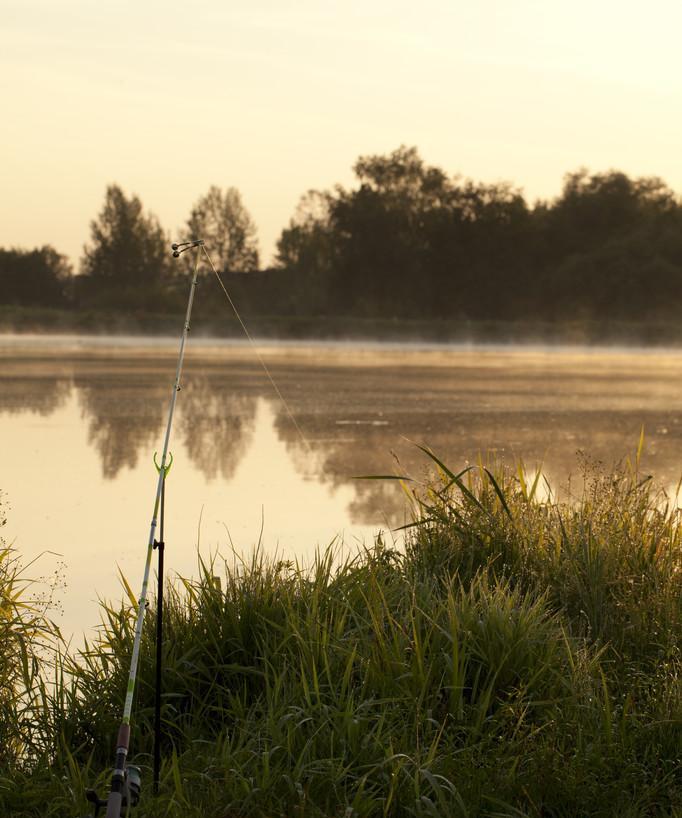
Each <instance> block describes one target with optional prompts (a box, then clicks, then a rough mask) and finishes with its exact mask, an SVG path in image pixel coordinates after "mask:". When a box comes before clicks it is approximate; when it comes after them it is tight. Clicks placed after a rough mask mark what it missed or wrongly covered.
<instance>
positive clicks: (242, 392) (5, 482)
mask: <svg viewBox="0 0 682 818" xmlns="http://www.w3.org/2000/svg"><path fill="white" fill-rule="evenodd" d="M260 351H261V354H262V355H263V357H264V359H265V361H266V362H267V365H268V367H269V369H270V371H271V372H272V375H273V377H274V379H275V380H276V382H277V383H278V385H279V388H280V390H281V392H282V394H283V395H284V397H285V399H286V401H287V403H288V404H289V407H290V409H291V412H292V413H293V415H294V417H295V418H296V422H297V424H298V426H299V427H300V429H301V430H302V433H303V435H304V437H305V441H304V440H303V439H302V438H301V436H300V434H299V432H298V430H297V429H296V427H295V426H294V424H293V423H292V422H291V420H290V418H289V416H288V414H287V412H286V410H285V408H284V406H283V405H282V404H281V402H280V401H279V399H278V398H277V396H276V394H274V391H273V389H272V386H271V384H270V383H269V382H268V379H267V377H266V376H265V374H264V372H263V370H262V369H261V368H260V366H259V364H258V361H257V360H256V359H255V356H254V355H253V351H252V350H251V349H250V348H249V347H248V345H245V344H235V343H233V342H214V341H211V342H208V341H198V342H197V340H196V339H192V341H191V342H190V345H189V347H188V352H187V360H186V367H185V373H184V377H183V389H182V391H181V393H180V395H179V398H178V404H177V411H176V416H175V422H174V428H173V433H172V438H171V450H172V452H173V454H174V457H175V464H174V466H173V469H172V471H171V475H170V476H169V482H168V508H167V517H166V541H167V543H168V550H167V564H168V565H169V570H170V571H173V570H175V571H179V572H181V573H185V574H187V573H192V572H193V571H194V567H195V565H196V547H197V543H199V544H200V545H201V547H202V550H204V551H207V550H208V551H215V550H216V549H217V548H221V549H222V550H223V551H226V550H227V549H228V548H229V547H230V544H233V545H234V547H235V548H236V549H238V550H240V551H243V552H245V553H249V552H250V551H251V550H252V549H253V547H254V546H255V544H256V543H257V542H258V541H259V538H260V539H261V541H262V545H263V547H264V548H265V549H266V550H268V551H270V552H273V551H276V552H277V553H280V554H281V555H282V556H285V557H292V558H294V557H296V558H299V559H302V560H306V559H309V558H310V556H311V555H312V553H313V552H314V550H315V548H316V547H317V546H318V545H319V546H324V545H326V544H328V543H329V542H331V541H332V540H333V539H334V538H335V537H338V538H343V539H344V541H345V543H346V546H347V547H350V548H353V547H356V546H357V543H358V542H361V541H365V542H370V541H371V538H372V537H373V535H374V534H375V533H376V532H377V531H378V530H379V529H384V530H386V529H387V528H388V527H396V526H397V525H400V524H402V523H403V522H404V521H405V519H406V517H405V514H406V511H405V508H404V504H403V499H402V494H401V492H400V491H399V489H398V488H397V486H396V485H395V484H391V483H383V482H377V481H359V480H356V479H354V478H355V477H356V476H358V475H371V474H390V473H401V474H404V473H409V474H412V475H413V476H415V477H416V478H419V479H421V478H422V477H424V478H426V477H427V472H428V460H427V459H426V458H425V457H424V455H423V454H422V453H421V452H420V451H419V450H418V449H417V447H416V445H415V444H422V445H426V446H430V447H431V448H432V449H433V450H434V451H435V452H436V454H437V455H438V456H439V457H440V458H441V459H442V460H444V461H445V462H446V463H447V464H448V465H450V466H451V467H453V468H461V467H462V466H463V465H465V464H466V463H467V462H472V461H475V460H476V459H477V458H478V456H479V454H481V455H482V456H483V457H484V458H485V457H494V458H498V459H500V460H502V461H504V462H506V463H508V464H513V463H515V462H516V461H517V460H518V458H523V461H524V463H525V465H526V468H527V469H528V470H529V471H533V470H535V469H536V468H538V467H539V466H540V465H542V468H543V471H544V473H545V474H546V475H547V476H548V478H549V479H550V482H551V483H552V484H553V486H554V487H555V488H557V489H558V490H559V492H560V493H562V492H564V493H565V492H566V488H567V484H568V481H569V476H570V475H574V476H578V475H579V473H580V468H581V461H582V460H583V459H584V458H581V456H580V455H578V454H577V453H578V452H579V451H582V452H585V453H586V455H587V456H588V457H589V458H590V459H591V460H592V461H595V460H596V461H599V460H601V461H603V462H604V463H605V464H606V465H611V464H612V463H614V462H615V461H618V460H620V459H622V458H623V457H625V456H627V455H634V452H635V450H636V447H637V443H638V439H639V435H640V430H641V428H642V426H643V427H644V430H645V438H646V444H645V450H644V456H643V460H642V468H643V470H645V471H646V472H651V473H652V474H653V475H654V476H655V478H656V480H657V482H658V483H659V484H661V485H664V486H670V485H674V484H676V482H677V480H678V478H679V476H680V473H682V429H681V428H680V422H679V415H680V412H679V409H680V406H681V405H682V355H681V354H679V353H677V352H674V351H660V350H656V351H646V350H641V349H639V350H626V349H615V350H614V349H608V350H606V349H581V348H560V347H555V348H551V347H480V346H478V347H477V346H435V345H398V344H390V345H380V344H371V345H370V344H367V345H359V344H306V345H305V346H302V345H296V344H291V343H288V344H285V343H277V344H276V345H275V344H268V345H263V346H261V348H260ZM176 353H177V341H176V340H174V339H173V340H158V339H137V338H135V339H119V338H116V339H112V338H90V337H88V338H78V337H75V336H71V337H61V338H44V337H42V338H41V337H37V336H36V337H25V336H22V337H8V336H5V337H3V338H2V339H1V340H0V441H1V442H2V458H1V459H0V490H2V491H3V493H4V498H5V500H6V502H7V503H8V505H9V508H8V514H7V516H8V524H7V526H6V528H5V529H4V531H3V536H5V538H6V539H8V540H14V541H15V543H16V545H17V547H18V548H19V550H20V551H21V553H22V554H23V555H24V556H25V557H26V558H31V557H32V556H34V555H36V554H38V553H39V552H42V551H45V550H49V551H52V552H55V553H57V554H61V555H63V560H64V562H65V563H66V569H65V571H66V574H65V576H66V581H67V583H68V587H67V589H66V591H65V593H64V594H63V598H62V602H63V606H64V609H65V614H64V617H63V621H62V625H63V628H64V630H65V632H66V633H71V632H76V633H77V634H78V633H80V631H82V629H83V628H89V627H91V626H92V625H94V624H95V623H96V622H97V619H98V614H97V611H96V599H97V596H98V594H99V595H101V596H104V597H107V598H110V597H115V598H117V597H119V596H120V586H119V584H118V580H117V576H116V567H117V565H118V566H120V567H121V570H122V571H123V572H124V573H125V575H126V576H127V578H128V580H129V581H130V582H131V584H132V585H133V587H135V588H136V586H137V584H138V582H139V576H140V575H141V570H142V565H143V562H144V556H145V551H146V538H147V535H148V531H149V520H150V516H151V510H152V504H153V494H154V488H155V480H156V476H155V470H154V466H153V462H152V455H153V452H154V451H155V450H156V449H160V448H161V444H162V440H161V438H162V435H163V432H164V430H165V423H166V416H167V408H168V401H169V398H170V395H171V389H172V384H173V379H174V374H175V356H176ZM261 528H262V534H261ZM56 560H57V558H56V557H52V556H50V555H46V556H45V557H44V558H43V559H42V560H41V563H40V565H41V569H40V570H41V571H43V573H45V574H49V573H50V572H51V571H52V570H53V569H54V565H53V563H54V562H56Z"/></svg>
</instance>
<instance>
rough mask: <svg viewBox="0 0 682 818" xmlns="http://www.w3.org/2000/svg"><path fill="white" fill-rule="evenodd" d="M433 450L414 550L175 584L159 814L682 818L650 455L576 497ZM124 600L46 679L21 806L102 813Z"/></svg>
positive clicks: (11, 803)
mask: <svg viewBox="0 0 682 818" xmlns="http://www.w3.org/2000/svg"><path fill="white" fill-rule="evenodd" d="M427 454H428V452H427ZM432 459H433V462H434V465H435V467H436V469H437V474H436V477H435V478H434V480H433V482H432V483H431V484H430V485H427V486H418V485H417V484H414V483H412V482H409V481H407V480H405V481H403V482H404V485H405V486H406V487H410V488H409V489H408V490H409V492H410V496H411V499H412V502H413V504H414V509H415V523H416V524H415V525H414V526H413V527H411V528H409V529H408V530H407V532H406V544H405V548H404V549H403V550H397V549H395V548H389V547H386V546H385V545H384V543H383V542H382V540H381V539H379V540H377V542H376V543H375V544H374V545H373V546H372V547H371V548H367V549H366V550H364V551H363V552H362V553H360V554H359V555H357V556H355V557H353V558H345V559H342V558H340V557H339V555H338V553H337V552H336V551H335V549H333V548H330V549H327V550H326V551H324V552H322V553H320V554H319V556H318V557H317V560H316V562H315V563H314V565H313V566H311V567H309V568H308V569H307V570H302V569H301V568H300V567H299V566H297V565H294V564H292V563H289V562H281V561H276V560H272V559H268V558H267V557H265V556H264V555H263V554H262V553H261V552H256V554H255V555H254V556H253V558H252V560H251V561H250V562H249V563H244V562H240V561H239V560H237V559H230V560H225V561H223V560H218V559H217V558H216V559H214V560H213V561H211V562H209V563H201V564H200V570H199V574H198V576H197V578H196V579H194V580H188V579H182V580H179V581H177V582H175V583H172V584H169V586H168V595H167V600H168V603H167V605H168V607H167V623H168V625H167V631H166V643H165V659H164V661H165V667H166V673H165V680H164V685H165V692H164V713H163V716H164V725H165V731H166V739H165V741H166V745H165V748H164V758H165V760H164V767H163V772H162V786H161V793H160V795H159V798H158V799H156V800H154V799H153V798H152V796H151V787H150V785H149V784H150V782H149V779H150V774H149V766H150V753H151V747H152V744H151V741H152V708H153V663H152V662H151V660H150V659H149V658H148V657H151V656H152V655H153V642H154V622H153V616H149V617H148V618H147V620H146V625H145V631H144V637H143V652H142V655H143V657H145V659H144V660H143V663H142V665H141V668H140V681H139V688H138V694H137V702H136V709H135V727H134V732H133V749H134V752H135V753H136V761H137V762H138V763H140V764H141V765H142V766H143V768H144V773H145V775H146V783H147V786H146V787H145V792H144V797H143V801H142V803H141V805H140V807H139V808H138V812H137V814H138V815H139V816H140V818H142V817H143V816H156V815H173V816H174V815H178V816H180V815H183V816H187V815H189V816H194V815H196V816H216V818H220V816H224V818H232V817H233V816H347V818H351V816H478V815H486V816H494V815H506V816H512V815H527V816H575V815H586V816H587V815H590V816H592V815H593V816H610V815H627V816H645V815H646V816H650V815H674V814H677V815H680V814H682V812H680V811H679V808H680V804H682V768H681V766H680V759H681V757H682V741H681V736H682V730H681V727H682V723H681V722H682V687H681V684H680V666H681V656H680V646H681V642H682V637H681V633H682V632H681V630H680V625H681V624H682V621H681V620H682V571H681V570H680V569H681V567H682V553H681V551H680V542H679V538H680V526H679V522H680V521H679V514H678V511H677V509H676V505H675V504H674V503H671V502H669V501H668V498H666V497H665V495H663V494H661V493H659V492H657V491H656V490H655V489H654V488H653V487H652V483H651V481H649V480H644V481H643V480H642V479H641V478H640V476H639V475H638V473H637V464H636V463H635V464H633V465H628V464H626V465H625V467H623V468H622V469H619V470H615V471H613V472H612V473H608V474H605V473H601V472H599V471H592V472H591V473H590V474H588V475H587V479H586V481H585V488H584V491H583V493H582V494H581V496H580V497H578V498H573V499H572V500H570V501H568V502H566V503H561V502H558V501H557V500H556V499H555V498H554V495H553V494H552V493H551V491H547V490H544V491H542V492H541V491H540V489H541V478H537V479H535V480H534V481H528V480H527V479H526V476H525V473H524V471H523V469H522V468H520V469H519V470H518V471H517V472H516V473H514V472H511V471H506V470H503V469H499V468H494V467H493V466H484V465H483V464H480V465H479V466H478V467H476V468H472V469H469V470H467V471H466V472H463V473H459V474H457V473H456V472H454V471H451V470H450V469H449V468H448V467H447V466H446V465H445V464H443V463H441V462H440V461H438V460H437V459H436V458H435V457H433V456H432ZM103 613H104V624H103V627H102V629H101V630H100V632H99V633H98V635H97V637H96V639H95V640H94V641H93V642H92V643H91V644H90V645H88V646H87V648H86V649H85V650H84V651H83V652H82V653H81V654H79V655H77V656H74V657H68V656H66V657H64V659H63V662H64V664H63V671H64V675H62V676H60V677H59V678H58V684H57V685H56V686H55V688H54V691H52V692H51V693H50V695H49V696H48V694H47V692H46V690H47V689H46V688H45V687H44V688H43V692H44V695H45V697H46V698H45V700H46V702H47V703H48V704H49V705H50V707H49V713H50V720H49V728H50V730H51V731H52V733H51V735H52V739H53V750H52V752H51V753H49V754H48V755H46V756H45V758H44V760H43V762H42V764H40V765H37V766H36V765H35V764H34V766H33V768H32V770H31V773H32V777H31V778H30V779H29V778H28V777H26V778H21V777H20V775H19V774H17V775H15V776H14V777H13V778H12V781H11V784H10V786H9V788H8V790H7V791H6V792H5V793H4V794H2V795H0V811H3V809H2V808H4V812H3V814H4V813H5V812H7V811H9V813H10V814H16V815H18V816H21V815H26V816H29V815H31V816H33V815H55V816H56V815H64V814H74V815H75V814H77V812H78V809H80V810H81V812H82V813H84V812H85V805H84V803H83V802H82V800H80V801H79V797H80V792H81V787H82V786H83V785H84V782H85V781H87V782H88V783H89V784H92V783H94V777H95V774H96V773H99V774H100V782H99V783H100V785H104V786H106V782H107V779H108V775H109V768H110V765H111V761H112V755H113V753H112V751H113V746H114V741H115V732H116V729H117V726H118V725H117V723H118V719H119V718H120V708H121V702H122V700H123V693H124V690H125V684H126V676H127V667H128V657H129V651H130V644H131V632H132V627H133V620H132V612H131V610H128V609H123V610H118V609H114V608H112V607H104V609H103ZM150 613H151V611H150ZM46 712H47V711H46ZM22 787H23V792H22V791H21V788H22ZM2 799H4V802H3V800H2ZM675 810H677V812H675Z"/></svg>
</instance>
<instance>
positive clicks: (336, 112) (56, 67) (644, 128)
mask: <svg viewBox="0 0 682 818" xmlns="http://www.w3.org/2000/svg"><path fill="white" fill-rule="evenodd" d="M0 15H1V17H0V19H1V20H2V22H1V23H0V94H1V100H2V113H1V114H0V191H1V195H0V247H21V248H31V247H35V246H40V245H43V244H52V245H53V246H54V247H55V248H56V249H57V250H59V251H60V252H62V253H64V254H66V255H67V256H69V257H70V259H71V260H72V261H73V263H74V265H75V266H76V267H77V265H78V262H79V259H80V257H81V255H82V248H83V245H84V244H85V243H86V242H87V241H88V239H89V229H90V228H89V225H90V222H91V220H92V219H93V218H95V217H96V216H97V214H98V212H99V210H100V209H101V207H102V204H103V200H104V193H105V189H106V186H107V185H108V184H112V183H116V184H119V185H121V187H122V188H123V189H124V190H125V191H126V193H127V194H133V193H134V194H136V195H138V196H139V197H140V199H141V200H142V202H143V204H144V206H145V208H146V209H147V210H149V211H151V212H153V213H155V214H156V215H157V216H158V217H159V219H160V221H161V223H162V225H163V226H164V227H165V228H166V229H167V230H168V231H169V232H170V233H172V234H173V236H176V235H178V236H179V235H180V233H183V231H182V225H183V224H184V222H185V220H186V219H187V216H188V214H189V211H190V209H191V207H192V205H193V204H194V202H195V201H196V200H197V199H198V198H199V197H200V196H201V195H203V194H204V193H205V192H206V191H207V190H208V188H209V187H210V186H211V185H218V186H220V187H223V188H224V187H228V186H234V187H236V188H238V190H239V191H240V192H241V194H242V197H243V200H244V203H245V205H246V207H247V209H248V210H249V212H250V213H251V215H252V217H253V219H254V221H255V222H256V225H257V227H258V233H259V239H260V249H261V261H262V263H263V265H267V264H268V263H269V262H270V261H271V259H272V256H273V254H274V252H275V246H276V241H277V238H278V236H279V235H280V233H281V231H282V229H283V228H284V227H286V226H287V224H288V222H289V219H290V218H291V217H292V216H293V214H294V211H295V209H296V205H297V202H298V200H299V198H300V197H301V196H302V195H303V194H304V193H305V192H306V191H307V190H309V189H311V188H312V189H329V188H331V187H333V186H334V185H336V184H342V185H344V186H346V187H349V186H352V185H353V184H354V176H353V173H352V166H353V164H354V162H355V160H356V159H357V157H358V156H360V155H368V154H377V153H379V154H384V153H389V152H390V151H392V150H394V149H396V148H397V147H399V146H400V145H408V146H412V145H414V146H416V147H417V148H418V150H419V152H420V154H421V156H422V157H423V159H424V160H425V161H426V162H427V163H428V164H431V165H436V166H437V167H440V168H442V169H443V170H444V171H446V172H447V173H450V174H461V175H463V176H465V177H470V178H473V179H476V180H479V181H484V182H495V181H510V182H512V183H514V184H516V185H518V186H519V187H521V188H522V189H523V190H524V192H525V194H526V196H527V198H528V199H529V200H530V201H531V202H532V201H535V200H536V199H538V198H552V197H554V196H557V195H558V194H559V193H560V190H561V185H562V178H563V176H564V174H565V173H567V172H569V171H574V170H576V169H578V168H580V167H587V168H588V169H590V170H593V171H604V170H609V169H612V168H616V169H619V170H623V171H625V172H626V173H628V174H630V175H632V176H649V175H655V176H660V177H662V178H663V179H664V180H665V181H666V182H667V183H668V184H669V185H670V186H671V187H672V188H673V189H674V190H675V191H676V192H677V193H678V194H680V193H681V192H682V151H681V146H682V49H681V48H680V46H679V42H680V36H681V32H682V4H681V3H679V2H678V0H674V1H673V0H649V2H647V3H644V2H642V0H637V2H632V0H598V2H597V0H589V2H587V0H570V1H568V0H542V2H540V1H539V0H474V2H472V0H449V2H448V1H446V0H422V2H419V3H417V2H415V1H414V0H411V2H404V0H390V2H389V0H343V2H328V1H327V0H317V2H313V0H296V1H294V0H249V2H240V3H236V2H234V0H194V2H192V3H187V2H178V0H164V1H163V2H159V1H157V0H134V2H130V1H129V0H100V2H93V0H0Z"/></svg>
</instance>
